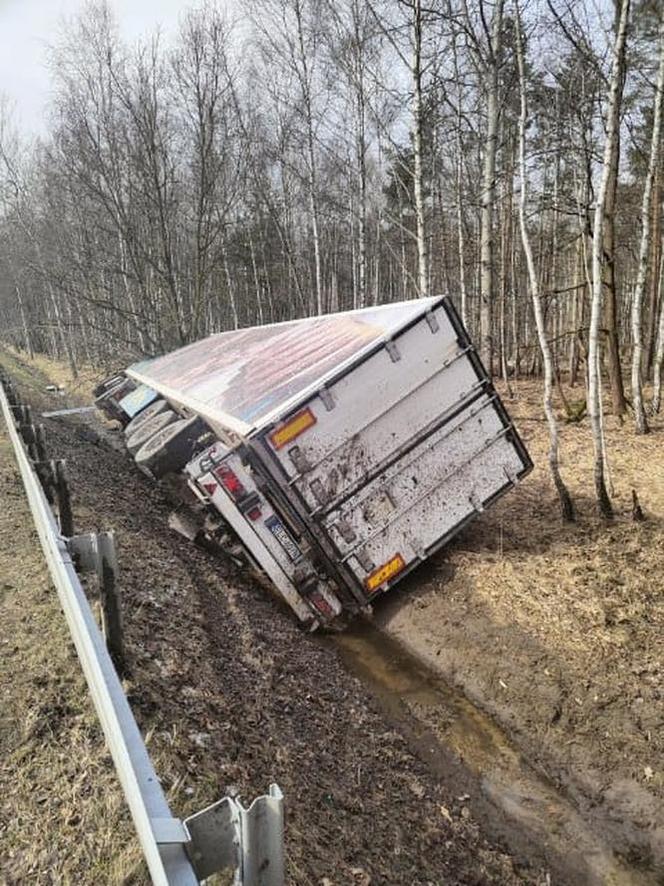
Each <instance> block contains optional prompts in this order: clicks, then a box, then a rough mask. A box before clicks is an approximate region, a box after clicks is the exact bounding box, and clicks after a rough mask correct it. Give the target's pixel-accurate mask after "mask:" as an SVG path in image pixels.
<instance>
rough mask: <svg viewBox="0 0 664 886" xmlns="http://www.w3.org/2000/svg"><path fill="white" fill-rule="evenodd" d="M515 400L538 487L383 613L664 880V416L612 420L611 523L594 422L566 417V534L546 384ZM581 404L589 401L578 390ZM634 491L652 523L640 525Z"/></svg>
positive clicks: (502, 507) (512, 406)
mask: <svg viewBox="0 0 664 886" xmlns="http://www.w3.org/2000/svg"><path fill="white" fill-rule="evenodd" d="M516 394H517V396H516V398H515V399H514V400H511V401H510V400H509V399H508V398H507V397H506V398H505V402H506V404H507V406H508V409H509V410H510V413H511V414H512V416H513V418H514V419H515V421H516V424H517V425H518V427H519V429H520V431H521V433H522V436H523V438H524V440H525V442H526V444H527V446H528V448H529V450H530V453H531V456H532V457H533V459H534V461H535V465H536V467H535V470H534V472H533V473H532V474H531V475H530V476H529V477H528V478H527V479H526V480H525V481H524V482H523V484H522V485H521V486H520V487H519V488H518V489H516V490H514V491H513V492H511V493H510V494H509V495H507V496H505V498H503V499H502V500H501V501H500V502H499V503H498V504H497V505H496V506H495V507H493V508H492V509H491V510H490V511H488V512H487V513H485V514H483V515H482V516H481V518H480V519H478V520H477V521H476V522H475V523H474V524H472V525H471V526H469V527H468V528H467V529H466V530H465V531H464V532H463V534H462V535H460V536H459V537H458V538H457V539H456V540H455V541H454V542H453V544H452V545H450V546H449V547H448V548H447V549H446V550H445V551H443V552H441V553H440V554H438V555H437V556H436V557H434V558H433V559H432V561H431V562H429V563H428V564H426V565H425V566H424V567H423V568H422V569H420V570H419V571H418V573H417V574H416V575H413V576H412V577H411V578H409V579H407V580H406V581H404V582H403V583H402V585H401V586H400V587H399V589H397V590H396V592H394V593H393V594H391V595H390V596H389V597H386V598H385V599H384V601H383V603H382V604H381V605H380V606H378V607H377V613H376V619H377V622H378V624H379V625H380V627H381V628H382V629H383V630H386V631H388V632H389V633H390V635H391V636H394V637H397V638H398V639H399V640H400V641H401V642H402V643H404V644H405V645H406V646H407V647H408V648H409V649H411V650H412V651H413V652H414V654H415V655H416V656H417V657H418V658H419V659H421V660H423V661H425V662H427V663H428V664H429V665H430V666H431V667H432V668H433V669H434V670H435V672H436V673H438V674H440V675H443V676H444V677H445V678H446V679H447V680H448V681H451V682H453V683H454V684H455V685H457V686H459V687H461V688H462V689H463V691H464V693H465V694H466V695H467V696H468V697H470V698H471V699H473V700H474V701H475V702H476V703H477V704H478V705H479V706H480V707H481V708H482V709H483V710H485V711H488V712H489V713H491V714H492V715H493V716H494V718H495V719H496V721H497V722H498V723H500V724H501V725H502V726H503V727H504V728H505V729H506V730H507V731H508V732H509V733H510V734H511V735H512V736H513V737H514V738H515V739H516V742H517V743H518V745H519V747H520V748H522V749H523V751H524V752H525V755H526V756H527V758H528V759H529V760H530V761H531V762H532V763H533V764H534V765H535V766H536V767H537V768H539V770H540V771H541V772H542V773H544V774H545V775H546V776H547V777H548V778H549V779H550V780H551V781H552V782H553V783H554V784H555V785H556V786H558V787H559V788H560V789H561V790H562V791H563V792H564V793H565V794H566V795H567V796H568V797H570V798H571V799H572V800H573V802H574V803H575V804H576V806H577V807H578V808H579V809H581V810H582V811H583V813H584V816H585V817H586V819H587V820H590V821H593V822H595V823H596V825H597V828H598V829H600V830H602V831H604V833H605V834H606V836H607V839H608V841H609V842H610V843H611V844H612V845H613V847H614V848H615V849H616V851H617V852H618V853H619V854H620V855H622V856H624V857H625V858H627V859H629V861H630V862H631V864H632V865H634V867H635V868H639V867H642V868H645V869H647V868H650V869H651V870H653V871H655V877H656V879H657V881H658V882H664V802H663V801H664V546H663V541H664V532H663V530H664V422H663V421H662V418H661V417H658V418H657V419H656V420H652V421H651V433H650V434H649V435H648V436H646V437H637V436H636V435H635V434H634V432H633V430H632V426H631V423H630V417H629V416H628V417H627V420H626V422H625V425H624V426H620V425H619V424H618V422H617V421H616V420H615V419H613V418H612V416H611V415H607V418H606V436H607V444H608V451H609V461H610V474H611V479H612V483H613V487H614V489H613V499H614V505H615V507H616V516H615V519H614V520H613V521H612V522H611V523H608V524H607V523H606V522H603V521H602V520H600V519H599V518H598V517H597V514H596V509H595V504H594V500H593V498H592V460H591V459H592V448H591V442H590V432H589V428H588V426H587V423H586V422H581V423H579V424H565V425H563V427H562V434H561V453H562V460H561V465H562V473H563V478H564V480H565V481H566V483H567V484H568V486H569V488H570V491H571V493H572V495H573V497H574V500H575V504H576V508H577V512H578V521H577V523H576V524H574V525H571V526H562V525H561V522H560V519H559V514H558V505H557V501H556V499H555V496H554V494H553V491H552V487H551V483H550V481H549V478H548V471H547V467H546V464H547V462H546V451H547V442H548V441H547V434H546V426H545V425H544V424H543V422H542V421H541V420H540V415H541V405H540V393H539V388H538V386H537V385H534V384H532V383H520V384H518V385H517V386H516ZM568 396H569V397H570V399H574V398H575V397H576V398H578V397H579V396H582V394H579V393H576V394H575V393H574V392H571V391H570V392H568ZM632 489H635V490H636V491H637V494H638V497H639V500H640V504H641V506H642V508H643V511H644V512H645V515H646V520H645V521H644V522H634V520H633V519H632V497H631V496H632Z"/></svg>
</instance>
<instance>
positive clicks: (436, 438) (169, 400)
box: [102, 298, 532, 625]
mask: <svg viewBox="0 0 664 886" xmlns="http://www.w3.org/2000/svg"><path fill="white" fill-rule="evenodd" d="M126 375H127V376H128V377H129V379H130V380H131V382H132V383H133V385H134V386H136V387H135V389H134V390H133V391H128V390H127V388H126V386H125V387H123V386H122V385H123V384H124V383H122V382H121V383H120V387H118V386H117V383H116V385H115V387H114V388H112V389H111V392H110V393H109V391H108V390H106V391H104V392H103V393H102V397H103V398H106V400H108V399H109V398H110V399H111V400H113V396H114V395H113V390H116V396H115V400H114V409H119V410H120V411H122V409H123V403H125V405H126V413H127V419H129V418H130V417H131V419H132V421H131V423H130V425H129V426H128V429H129V430H130V432H131V435H130V437H129V440H128V446H129V449H130V451H133V452H134V455H135V458H136V459H137V461H138V463H139V465H140V464H143V467H144V468H149V467H151V468H152V469H153V473H155V474H160V473H161V474H163V473H165V472H167V471H172V470H175V469H178V470H179V469H183V473H184V475H185V476H186V477H187V479H188V483H189V485H190V486H191V488H192V489H193V490H194V491H195V493H196V495H197V496H198V498H199V499H200V500H201V502H203V504H204V505H205V507H206V508H207V510H208V512H209V514H214V515H215V518H216V522H215V520H208V531H211V532H215V531H218V532H219V533H220V534H221V535H223V536H224V537H228V535H230V536H232V537H233V539H234V540H235V541H237V540H238V539H239V540H240V542H241V543H242V545H243V546H244V547H245V548H246V550H247V551H248V553H249V555H250V557H251V558H252V559H253V560H254V561H255V562H256V563H257V564H258V565H259V566H260V567H261V569H262V570H263V571H264V572H266V573H267V575H268V576H269V577H270V578H271V580H272V581H273V583H274V584H275V586H276V587H277V588H278V590H279V591H280V593H281V595H282V596H283V597H284V599H285V600H286V601H287V602H288V603H289V604H290V605H291V607H292V608H293V610H294V611H295V612H296V613H297V615H298V617H299V618H300V619H302V620H303V621H309V622H312V624H314V625H315V624H319V623H321V622H326V621H330V620H331V619H333V618H335V617H336V616H338V615H339V614H340V613H341V612H342V611H343V610H346V611H350V612H356V611H358V610H361V609H363V608H366V607H368V606H369V605H370V604H371V601H372V600H373V599H374V598H375V597H376V595H378V594H380V593H381V592H384V591H386V590H387V589H389V588H390V587H391V586H392V585H394V584H395V583H396V582H397V581H399V580H400V579H401V578H402V577H403V576H404V575H405V574H406V573H407V572H408V571H410V570H411V569H413V568H414V567H415V566H416V565H417V564H418V563H420V562H421V561H422V560H424V559H426V558H427V557H428V556H429V555H430V554H431V553H432V552H433V551H435V550H437V549H438V548H439V547H440V546H441V545H443V544H445V542H446V541H448V540H449V539H450V538H451V537H452V536H453V535H454V534H455V533H456V532H458V531H459V530H460V529H461V528H462V527H463V526H464V525H465V524H467V523H468V522H469V521H470V520H472V519H473V517H474V516H475V515H477V514H478V513H480V512H481V511H482V510H484V509H485V508H486V507H488V506H489V505H490V504H491V503H492V502H493V501H494V500H495V499H496V498H498V497H499V496H500V495H501V494H503V493H504V492H506V491H507V490H508V489H510V488H511V487H512V486H513V485H514V484H515V483H517V482H518V481H519V480H520V479H521V478H522V477H523V476H524V475H525V474H526V473H528V471H529V470H530V468H531V467H532V464H531V461H530V458H529V456H528V453H527V452H526V449H525V447H524V445H523V443H522V441H521V439H520V437H519V435H518V433H517V431H516V429H515V428H514V425H513V424H512V422H511V420H510V418H509V416H508V415H507V412H506V410H505V408H504V406H503V404H502V403H501V401H500V399H499V398H498V396H497V394H496V392H495V390H494V389H493V386H492V385H491V382H490V380H489V378H488V376H487V374H486V372H485V370H484V368H483V366H482V364H481V362H480V360H479V358H478V356H477V354H476V352H475V350H474V348H473V346H472V343H471V342H470V340H469V338H468V335H467V333H466V331H465V330H464V328H463V326H462V324H461V322H460V320H459V317H458V315H457V313H456V311H455V309H454V306H453V305H452V303H451V301H450V300H449V299H448V298H426V299H420V300H417V301H409V302H401V303H398V304H391V305H386V306H383V307H372V308H367V309H362V310H359V311H352V312H346V313H341V314H331V315H324V316H322V317H314V318H307V319H304V320H298V321H293V322H287V323H279V324H272V325H268V326H262V327H254V328H251V329H241V330H237V331H233V332H226V333H220V334H218V335H213V336H211V337H209V338H207V339H205V340H203V341H200V342H195V343H194V344H191V345H188V346H187V347H184V348H181V349H180V350H178V351H175V352H174V353H172V354H168V355H165V356H163V357H158V358H156V359H154V360H151V361H146V362H143V363H140V364H136V365H134V366H132V367H130V368H129V369H128V370H127V373H126ZM125 401H126V402H125ZM137 404H141V409H140V410H138V411H137V408H136V407H137ZM192 456H193V457H192ZM185 462H186V464H185ZM215 527H217V528H215ZM219 527H220V528H219Z"/></svg>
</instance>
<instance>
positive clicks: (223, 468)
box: [214, 465, 246, 501]
mask: <svg viewBox="0 0 664 886" xmlns="http://www.w3.org/2000/svg"><path fill="white" fill-rule="evenodd" d="M214 474H215V476H216V477H217V479H218V480H219V482H220V483H221V485H222V486H223V487H224V489H225V490H226V492H228V493H229V495H232V496H233V498H234V499H235V500H236V501H237V499H239V498H242V496H243V495H246V489H245V488H244V486H243V485H242V481H241V480H240V478H239V477H238V475H237V474H236V473H235V471H234V470H233V469H232V468H230V467H229V466H228V465H219V467H217V468H215V470H214Z"/></svg>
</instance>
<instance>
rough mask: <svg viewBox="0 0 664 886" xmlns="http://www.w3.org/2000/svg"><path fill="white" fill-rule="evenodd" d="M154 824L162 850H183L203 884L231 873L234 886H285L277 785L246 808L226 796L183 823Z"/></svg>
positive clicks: (155, 821)
mask: <svg viewBox="0 0 664 886" xmlns="http://www.w3.org/2000/svg"><path fill="white" fill-rule="evenodd" d="M152 825H153V830H154V833H155V838H156V840H157V843H158V844H159V845H160V846H166V845H173V844H180V845H182V846H183V847H184V849H185V850H186V852H187V855H188V856H189V859H190V861H191V864H192V867H193V868H194V872H195V873H196V876H197V877H198V878H199V879H200V880H201V881H203V880H205V879H206V878H207V877H211V876H212V875H213V874H217V873H219V872H221V871H228V870H234V871H235V880H234V882H235V884H236V886H283V883H284V814H283V794H282V793H281V790H280V788H279V786H278V785H276V784H271V785H270V789H269V793H268V794H265V795H263V796H262V797H257V798H256V799H255V800H254V801H253V803H252V804H251V806H249V807H248V808H245V807H244V806H243V805H242V803H240V801H239V800H237V799H234V798H231V797H224V798H223V800H219V801H218V802H217V803H213V804H212V805H211V806H208V807H207V809H203V810H201V811H200V812H196V813H195V814H194V815H190V816H189V818H186V819H185V820H184V821H183V822H182V821H179V820H178V819H153V822H152Z"/></svg>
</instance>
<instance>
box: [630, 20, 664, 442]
mask: <svg viewBox="0 0 664 886" xmlns="http://www.w3.org/2000/svg"><path fill="white" fill-rule="evenodd" d="M663 94H664V18H662V22H661V24H660V29H659V70H658V73H657V86H656V89H655V109H654V115H653V124H652V138H651V142H650V158H649V160H648V172H647V174H646V180H645V184H644V186H643V204H642V207H641V246H640V249H639V270H638V274H637V278H636V286H635V287H634V297H633V299H632V345H633V350H632V402H633V404H634V423H635V426H636V433H637V434H646V433H648V423H647V421H646V411H645V408H644V406H643V380H642V378H641V364H642V361H643V296H644V293H645V288H646V275H647V272H648V253H649V252H650V228H651V224H650V219H651V214H652V193H653V182H654V180H655V170H656V169H657V163H658V161H659V142H660V135H661V131H662V95H663ZM654 273H655V269H654V268H653V274H654Z"/></svg>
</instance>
